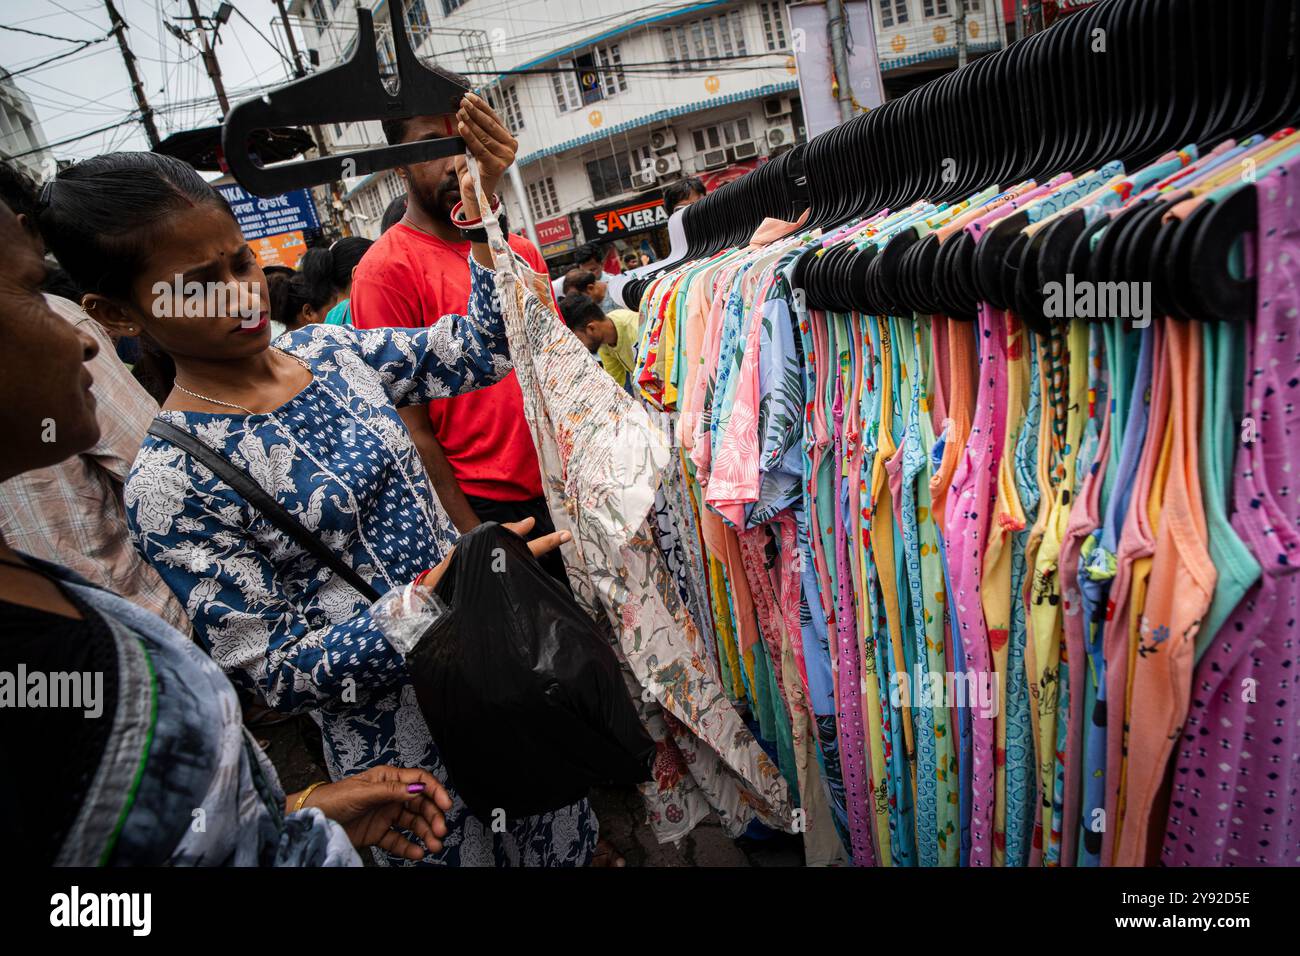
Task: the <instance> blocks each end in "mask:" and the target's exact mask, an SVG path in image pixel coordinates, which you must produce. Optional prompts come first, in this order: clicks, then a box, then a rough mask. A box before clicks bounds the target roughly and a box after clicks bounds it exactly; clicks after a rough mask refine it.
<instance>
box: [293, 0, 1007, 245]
mask: <svg viewBox="0 0 1300 956" xmlns="http://www.w3.org/2000/svg"><path fill="white" fill-rule="evenodd" d="M362 2H364V3H365V4H366V5H367V6H369V7H370V8H371V9H372V10H373V11H374V19H375V24H376V32H377V36H378V45H379V59H380V63H381V68H382V67H383V65H384V64H386V63H391V62H392V59H393V54H392V45H391V44H392V40H391V36H390V33H389V30H390V28H389V16H390V11H389V10H388V9H387V8H388V0H362ZM961 2H964V3H965V4H966V10H967V33H968V53H969V54H970V55H972V56H974V55H978V54H980V53H983V52H988V51H990V50H993V49H996V48H997V47H998V46H999V45H1000V44H1001V43H1002V42H1004V41H1003V37H1002V24H1001V16H1000V13H999V12H998V10H997V7H998V6H999V4H998V2H997V0H873V2H872V3H871V7H872V15H873V18H874V22H875V24H876V28H877V29H876V32H877V47H878V49H879V51H880V58H881V65H882V70H883V71H884V72H885V75H886V80H887V89H888V80H889V78H890V76H891V75H893V74H896V73H897V74H900V75H901V74H905V73H915V72H918V71H924V70H930V69H934V68H938V67H948V68H950V67H951V66H952V65H953V61H954V58H955V53H956V50H955V46H954V42H953V38H954V36H955V25H954V14H955V13H956V5H957V4H958V3H961ZM353 6H354V3H353V2H351V0H294V2H293V4H292V13H293V14H294V15H295V16H296V18H297V20H296V22H297V24H298V26H299V29H300V30H301V32H302V34H303V38H304V41H305V46H306V47H307V48H308V49H309V50H314V51H315V56H314V58H315V59H318V60H319V62H320V66H321V67H327V66H329V65H332V64H333V63H335V62H337V61H338V60H340V59H342V58H346V57H347V56H348V55H350V53H351V52H352V49H353V47H354V44H355V42H356V14H355V12H354V10H353ZM404 7H405V11H406V19H407V23H408V25H409V33H410V34H411V36H412V40H413V46H414V48H415V51H416V53H417V55H419V56H421V57H424V58H427V59H429V60H431V61H433V62H436V63H437V64H438V65H440V66H443V67H446V68H448V69H451V70H455V71H457V72H460V73H464V74H465V75H466V76H468V78H469V79H470V80H471V81H473V82H474V83H475V84H476V85H479V86H486V87H488V95H489V98H490V99H491V100H492V102H493V104H494V105H495V107H496V109H497V111H498V113H499V114H500V115H501V117H502V118H503V120H504V121H505V122H506V124H507V125H508V126H509V127H510V129H511V131H512V132H513V133H514V134H515V136H516V137H517V139H518V140H519V159H518V167H519V171H520V173H521V177H522V186H523V188H522V190H516V189H513V188H510V186H509V184H506V185H504V186H503V192H504V193H505V201H506V211H507V216H508V219H509V223H510V227H511V228H512V229H514V230H516V231H519V230H521V229H522V227H523V225H524V221H525V218H524V215H525V207H526V209H527V212H528V214H529V215H530V216H531V218H532V220H533V222H534V223H535V224H536V225H537V228H538V235H539V239H540V241H541V242H542V244H543V252H544V254H546V256H547V258H548V260H552V261H556V262H559V261H563V259H564V257H565V256H566V254H568V253H570V252H571V251H572V249H573V247H574V246H575V245H577V244H579V243H581V242H583V241H585V240H588V239H593V238H606V237H613V238H618V239H623V238H625V237H627V238H630V240H631V242H630V244H631V245H633V246H638V245H639V246H641V247H643V248H645V247H646V246H652V245H653V244H654V243H657V242H662V237H661V236H659V235H657V234H656V233H657V229H656V226H657V224H658V223H660V222H662V218H663V217H662V207H661V206H659V205H658V200H659V197H660V195H661V191H662V188H663V187H664V186H665V185H667V184H668V183H671V182H672V181H674V180H676V179H680V178H681V177H684V176H702V177H703V178H704V179H705V181H706V183H709V184H710V185H714V184H716V183H718V182H721V181H725V180H726V179H728V178H731V177H732V176H734V175H737V174H738V173H740V172H743V171H746V170H748V169H749V168H752V167H753V166H754V165H756V164H757V163H759V162H762V161H764V160H765V159H766V158H768V157H770V156H772V155H775V154H777V153H779V152H781V151H783V150H785V149H788V148H790V147H791V146H793V145H794V144H795V143H796V142H799V141H800V140H801V139H802V138H803V136H804V131H803V123H802V111H801V108H800V103H799V93H798V82H797V77H796V70H795V59H794V57H793V56H792V50H791V48H792V40H793V37H792V32H791V30H790V27H789V19H788V16H787V13H786V7H785V2H784V0H740V2H736V0H719V2H693V3H692V2H682V0H677V2H671V0H670V2H659V3H654V2H652V3H649V4H635V3H626V2H625V3H614V4H610V3H607V2H606V3H597V2H594V0H405V2H404ZM611 7H613V8H614V9H611ZM325 133H326V136H327V137H328V138H329V140H330V143H331V146H333V147H335V148H337V149H340V150H346V149H350V148H355V147H357V146H360V145H363V144H378V143H381V142H382V140H383V137H382V133H381V131H380V129H379V124H378V123H366V124H352V125H351V126H350V127H347V128H345V127H342V126H338V125H336V126H333V127H332V128H331V127H327V128H326V130H325ZM346 186H347V189H346V192H345V195H344V203H345V208H346V210H347V214H348V216H349V218H350V221H351V223H352V227H353V229H354V230H355V231H357V232H360V233H362V234H365V235H371V236H374V235H377V234H378V228H379V219H380V217H381V216H382V214H383V210H384V208H385V207H386V206H387V204H388V203H389V201H391V199H392V198H393V197H394V196H397V195H399V194H400V192H401V188H402V187H401V185H400V182H399V180H398V179H397V177H396V175H395V174H394V173H391V172H389V173H381V174H376V175H374V176H370V177H366V178H364V179H358V180H355V181H351V182H349V183H347V184H346ZM647 251H655V252H662V251H663V250H662V249H649V250H647Z"/></svg>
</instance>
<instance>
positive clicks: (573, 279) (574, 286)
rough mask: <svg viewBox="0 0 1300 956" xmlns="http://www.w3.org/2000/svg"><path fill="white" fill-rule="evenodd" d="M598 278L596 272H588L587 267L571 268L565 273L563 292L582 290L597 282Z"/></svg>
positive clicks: (565, 293)
mask: <svg viewBox="0 0 1300 956" xmlns="http://www.w3.org/2000/svg"><path fill="white" fill-rule="evenodd" d="M596 278H597V276H596V273H594V272H588V271H587V270H586V269H570V270H569V271H568V272H566V273H565V274H564V285H563V286H562V289H563V294H564V295H568V294H569V293H570V292H582V291H584V290H585V289H587V288H588V287H589V286H590V285H591V284H592V283H593V282H595V281H596Z"/></svg>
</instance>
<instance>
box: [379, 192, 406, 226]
mask: <svg viewBox="0 0 1300 956" xmlns="http://www.w3.org/2000/svg"><path fill="white" fill-rule="evenodd" d="M405 215H406V193H402V195H400V196H398V197H396V198H395V199H394V200H393V201H392V202H390V203H389V204H388V208H387V209H385V210H384V215H383V217H382V218H380V220H379V234H380V235H383V234H384V233H386V232H387V231H388V230H389V229H392V228H393V227H394V226H395V225H397V224H398V223H399V222H401V221H402V217H403V216H405Z"/></svg>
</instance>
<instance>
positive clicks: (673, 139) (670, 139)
mask: <svg viewBox="0 0 1300 956" xmlns="http://www.w3.org/2000/svg"><path fill="white" fill-rule="evenodd" d="M650 148H651V149H653V150H654V151H655V152H656V153H662V152H664V151H665V150H669V149H676V148H677V134H676V133H674V132H673V131H672V128H671V127H670V128H668V129H657V130H655V131H654V132H653V133H651V134H650Z"/></svg>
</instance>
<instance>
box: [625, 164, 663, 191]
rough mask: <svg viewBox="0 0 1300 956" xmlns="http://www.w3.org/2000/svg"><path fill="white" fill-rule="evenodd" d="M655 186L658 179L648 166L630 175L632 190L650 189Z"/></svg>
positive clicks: (657, 183)
mask: <svg viewBox="0 0 1300 956" xmlns="http://www.w3.org/2000/svg"><path fill="white" fill-rule="evenodd" d="M657 185H659V177H658V176H656V175H655V171H654V169H653V168H652V167H650V166H647V167H646V168H645V169H638V170H636V171H635V172H633V173H632V186H633V188H634V189H651V188H653V187H654V186H657Z"/></svg>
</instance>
